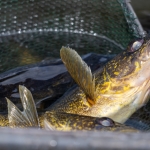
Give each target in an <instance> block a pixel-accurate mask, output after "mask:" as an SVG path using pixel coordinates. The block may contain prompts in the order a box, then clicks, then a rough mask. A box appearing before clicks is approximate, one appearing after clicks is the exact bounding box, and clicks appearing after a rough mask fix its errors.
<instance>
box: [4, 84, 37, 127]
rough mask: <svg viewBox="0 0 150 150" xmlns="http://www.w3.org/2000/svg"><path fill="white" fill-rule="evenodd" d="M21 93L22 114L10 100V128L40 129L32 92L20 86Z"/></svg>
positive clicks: (8, 102)
mask: <svg viewBox="0 0 150 150" xmlns="http://www.w3.org/2000/svg"><path fill="white" fill-rule="evenodd" d="M19 93H20V98H21V102H22V105H23V112H21V111H20V110H19V109H18V108H17V107H16V106H15V105H14V104H13V103H12V102H11V101H10V100H9V99H8V98H6V99H7V104H8V119H9V126H10V127H39V120H38V114H37V111H36V106H35V103H34V100H33V97H32V94H31V92H30V91H29V90H28V89H27V88H26V87H24V86H21V85H19Z"/></svg>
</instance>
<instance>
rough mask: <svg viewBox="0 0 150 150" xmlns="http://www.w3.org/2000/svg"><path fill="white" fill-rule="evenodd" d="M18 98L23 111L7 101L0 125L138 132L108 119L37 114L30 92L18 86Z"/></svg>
mask: <svg viewBox="0 0 150 150" xmlns="http://www.w3.org/2000/svg"><path fill="white" fill-rule="evenodd" d="M19 92H20V97H21V101H22V105H23V109H24V111H23V112H21V111H20V110H19V109H18V108H17V107H16V106H15V105H14V104H13V103H12V102H11V101H10V100H9V99H7V103H8V118H7V117H6V116H0V125H1V126H9V127H12V128H14V127H20V128H21V127H23V128H25V127H36V128H45V129H47V130H59V131H77V130H82V131H87V130H89V131H90V130H92V131H120V132H138V130H136V129H134V128H132V127H129V126H126V125H123V124H120V123H117V122H114V121H113V120H112V119H110V118H108V117H102V118H98V117H91V116H83V115H77V114H68V113H57V112H53V111H52V112H46V113H43V114H39V117H38V114H37V111H36V106H35V103H34V100H33V97H32V94H31V92H30V91H29V90H28V89H27V88H26V87H24V86H19Z"/></svg>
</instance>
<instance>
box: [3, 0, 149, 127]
mask: <svg viewBox="0 0 150 150" xmlns="http://www.w3.org/2000/svg"><path fill="white" fill-rule="evenodd" d="M0 14H1V15H0V73H3V72H5V71H7V70H9V69H12V68H15V67H19V66H23V65H27V64H33V63H36V62H39V61H41V60H43V59H46V58H51V59H53V58H59V57H60V56H59V51H60V48H61V47H62V46H70V47H71V48H73V49H75V50H77V51H78V53H79V54H85V53H89V52H95V53H99V54H107V55H109V54H117V53H119V52H120V51H122V50H124V48H125V47H127V45H128V43H129V42H130V41H131V40H132V39H134V38H137V37H141V36H143V35H144V32H143V30H142V28H141V26H140V23H139V22H138V19H137V18H136V15H135V14H134V11H133V10H132V7H131V6H130V4H129V3H128V2H127V1H125V0H20V1H19V0H5V1H2V0H0ZM142 109H143V111H142V112H141V113H138V114H136V115H135V116H136V117H137V120H139V118H140V117H141V116H142V117H141V118H146V117H148V118H149V116H150V115H149V112H148V109H147V108H146V107H144V108H142ZM145 110H146V111H145ZM143 112H147V115H146V117H143V115H144V113H143ZM135 116H134V119H135V118H136V117H135ZM144 120H147V118H146V119H144ZM133 123H134V122H133V121H132V123H131V124H133ZM129 124H130V122H129ZM138 125H139V122H138ZM138 125H137V124H136V122H135V126H138ZM144 125H145V124H144ZM144 125H142V126H140V128H141V127H142V128H144V129H145V128H146V129H147V126H146V127H145V126H144ZM148 128H149V126H148Z"/></svg>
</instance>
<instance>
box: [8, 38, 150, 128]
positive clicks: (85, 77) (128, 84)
mask: <svg viewBox="0 0 150 150" xmlns="http://www.w3.org/2000/svg"><path fill="white" fill-rule="evenodd" d="M149 44H150V41H149V40H147V39H140V40H138V41H135V42H134V43H132V44H131V45H130V46H129V47H128V48H127V50H126V51H124V52H122V53H121V54H119V55H118V56H117V57H115V58H114V59H113V60H111V61H110V62H108V63H107V64H106V65H105V66H104V67H103V69H99V70H97V71H96V72H95V73H94V75H92V73H91V70H90V68H89V67H88V66H87V65H86V63H85V62H84V61H83V60H82V59H81V57H80V56H79V55H78V54H77V53H76V52H75V51H74V50H72V49H70V48H65V47H63V48H62V49H61V58H62V60H63V62H64V64H65V66H66V68H67V69H68V72H69V73H70V74H71V76H72V77H73V79H74V80H75V81H76V83H77V84H78V85H79V87H77V88H75V89H72V90H71V91H69V92H67V93H66V94H65V95H64V96H63V97H62V98H60V99H59V100H57V101H56V102H55V103H54V104H53V105H51V106H50V107H49V108H48V110H47V112H46V114H47V115H48V114H51V113H52V112H54V113H59V114H61V113H63V114H65V113H66V115H67V114H76V115H82V116H91V117H99V118H101V117H109V118H111V119H113V120H114V121H116V122H119V123H124V122H125V121H126V120H127V119H128V118H129V117H130V116H131V115H132V114H133V113H134V112H135V111H136V110H138V109H139V108H141V107H142V106H143V105H144V104H145V103H146V102H147V101H148V98H149V85H150V84H149V82H150V80H149V77H150V73H149V72H148V71H147V70H148V67H149V64H150V47H149V46H150V45H149ZM143 72H144V75H143ZM22 94H23V93H22ZM22 94H21V95H22ZM27 102H28V101H27ZM10 104H11V105H10ZM23 105H24V103H23ZM27 106H28V107H24V108H25V109H24V111H26V110H28V111H29V110H30V111H29V112H30V113H28V111H27V112H26V113H25V114H26V115H24V113H21V112H19V110H18V109H17V108H16V107H15V105H14V104H13V103H11V102H10V101H9V100H8V112H9V123H10V124H11V122H12V124H14V125H15V124H16V123H17V122H19V123H21V122H22V121H18V118H19V119H20V118H23V117H20V116H25V117H26V116H27V118H28V119H29V118H30V116H31V114H35V110H33V112H34V113H31V110H32V109H31V108H30V107H31V106H33V105H31V104H30V105H27ZM34 117H35V116H33V117H32V120H33V118H34ZM11 118H12V119H11ZM35 118H36V117H35ZM45 118H46V117H45ZM45 118H44V120H46V119H45ZM28 119H27V120H28ZM24 120H26V119H25V118H24ZM48 122H49V124H50V125H52V123H51V122H50V120H49V121H48ZM56 123H57V122H56ZM64 123H66V122H64ZM15 126H17V125H15ZM33 126H34V124H33ZM52 126H54V127H55V124H53V125H52ZM56 126H57V125H56ZM51 128H52V127H51Z"/></svg>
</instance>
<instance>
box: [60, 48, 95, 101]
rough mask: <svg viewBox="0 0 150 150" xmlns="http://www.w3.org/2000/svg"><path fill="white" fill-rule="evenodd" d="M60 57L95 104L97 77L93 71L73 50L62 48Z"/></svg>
mask: <svg viewBox="0 0 150 150" xmlns="http://www.w3.org/2000/svg"><path fill="white" fill-rule="evenodd" d="M60 56H61V59H62V61H63V63H64V64H65V66H66V68H67V70H68V72H69V73H70V75H71V76H72V78H73V79H74V80H75V81H76V83H77V84H78V85H79V86H80V87H81V88H82V90H83V91H84V92H85V94H86V95H87V96H88V97H89V98H90V99H91V100H92V101H93V102H94V100H95V97H96V92H95V77H93V76H92V73H91V69H90V68H89V67H88V66H87V64H86V63H85V62H84V61H83V60H82V58H81V57H80V56H79V55H78V53H77V52H76V51H75V50H73V49H70V48H66V47H62V48H61V50H60Z"/></svg>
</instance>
